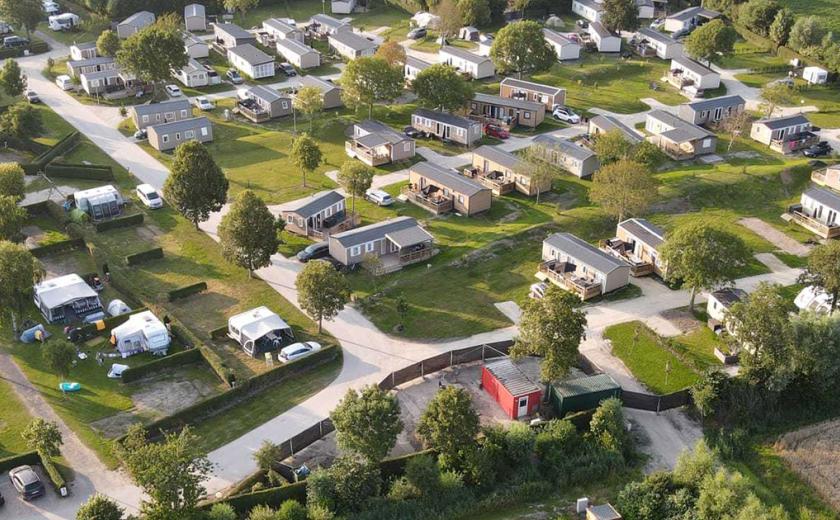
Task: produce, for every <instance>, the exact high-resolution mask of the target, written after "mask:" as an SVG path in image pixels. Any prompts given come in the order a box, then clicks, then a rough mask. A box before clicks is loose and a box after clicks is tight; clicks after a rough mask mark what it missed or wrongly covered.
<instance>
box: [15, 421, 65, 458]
mask: <svg viewBox="0 0 840 520" xmlns="http://www.w3.org/2000/svg"><path fill="white" fill-rule="evenodd" d="M20 435H21V437H23V440H24V442H26V447H27V448H29V449H30V450H32V451H37V452H38V454H39V455H41V456H42V457H44V458H54V457H58V456H59V455H61V445H62V444H64V440H63V439H62V438H61V430H59V429H58V425H57V424H56V423H54V422H49V421H45V420H44V419H42V418H41V417H38V418H37V419H33V420H32V421H31V422H30V423H29V424H28V425H26V428H24V429H23V431H22V432H20Z"/></svg>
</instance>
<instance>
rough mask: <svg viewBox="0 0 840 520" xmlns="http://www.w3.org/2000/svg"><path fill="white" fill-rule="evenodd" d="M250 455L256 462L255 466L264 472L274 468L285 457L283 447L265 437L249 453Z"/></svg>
mask: <svg viewBox="0 0 840 520" xmlns="http://www.w3.org/2000/svg"><path fill="white" fill-rule="evenodd" d="M251 457H252V458H253V459H254V462H256V463H257V466H258V467H259V468H260V469H261V470H263V471H265V472H269V471H271V470H272V469H274V466H275V465H276V464H277V463H279V462H280V461H281V460H283V459H284V458H285V456H284V455H283V448H282V447H281V446H280V445H279V444H274V443H273V442H271V441H270V440H267V439H266V440H264V441H263V442H262V444H260V447H259V448H257V450H256V451H254V453H252V454H251Z"/></svg>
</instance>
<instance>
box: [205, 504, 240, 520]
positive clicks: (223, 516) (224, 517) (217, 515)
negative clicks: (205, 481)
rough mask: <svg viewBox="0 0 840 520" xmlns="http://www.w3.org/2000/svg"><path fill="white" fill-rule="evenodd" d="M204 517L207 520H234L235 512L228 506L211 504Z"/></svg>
mask: <svg viewBox="0 0 840 520" xmlns="http://www.w3.org/2000/svg"><path fill="white" fill-rule="evenodd" d="M206 517H207V520H236V511H235V510H234V509H233V507H232V506H231V505H230V504H225V503H220V504H213V507H211V508H210V511H208V512H207V515H206Z"/></svg>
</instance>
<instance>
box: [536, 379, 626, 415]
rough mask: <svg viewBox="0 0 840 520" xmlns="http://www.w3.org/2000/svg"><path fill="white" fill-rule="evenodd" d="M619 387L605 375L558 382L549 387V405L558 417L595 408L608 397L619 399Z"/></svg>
mask: <svg viewBox="0 0 840 520" xmlns="http://www.w3.org/2000/svg"><path fill="white" fill-rule="evenodd" d="M620 395H621V386H619V384H618V383H616V382H615V380H614V379H613V378H611V377H610V376H609V375H607V374H598V375H595V376H586V377H580V378H577V379H569V380H567V381H558V382H557V383H554V384H552V385H551V404H552V406H554V410H555V412H557V416H558V417H563V416H564V415H566V414H567V413H570V412H580V411H583V410H591V409H593V408H597V407H598V404H599V403H600V402H601V401H603V400H604V399H608V398H610V397H619V396H620Z"/></svg>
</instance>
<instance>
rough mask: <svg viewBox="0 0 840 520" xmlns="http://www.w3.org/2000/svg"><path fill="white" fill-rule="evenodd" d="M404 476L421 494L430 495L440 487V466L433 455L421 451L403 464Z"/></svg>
mask: <svg viewBox="0 0 840 520" xmlns="http://www.w3.org/2000/svg"><path fill="white" fill-rule="evenodd" d="M405 478H406V481H408V483H409V484H411V485H412V486H414V487H415V488H416V489H417V490H418V491H419V492H420V494H421V495H432V494H434V493H435V492H437V491H438V490H439V489H440V467H438V465H437V461H436V460H435V459H434V457H433V456H431V455H429V454H427V453H421V454H420V455H417V456H416V457H413V458H412V459H410V460H409V461H408V463H407V464H406V465H405Z"/></svg>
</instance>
